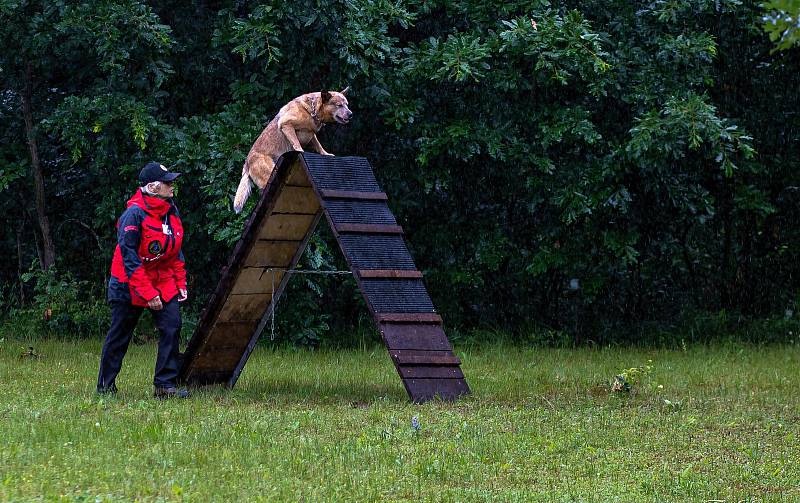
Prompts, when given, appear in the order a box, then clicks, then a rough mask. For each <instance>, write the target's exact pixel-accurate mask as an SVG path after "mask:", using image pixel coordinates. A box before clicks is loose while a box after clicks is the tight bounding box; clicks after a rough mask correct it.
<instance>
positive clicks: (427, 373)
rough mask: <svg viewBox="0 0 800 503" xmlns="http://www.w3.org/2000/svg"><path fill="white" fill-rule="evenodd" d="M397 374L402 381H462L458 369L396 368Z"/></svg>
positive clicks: (462, 374) (461, 375)
mask: <svg viewBox="0 0 800 503" xmlns="http://www.w3.org/2000/svg"><path fill="white" fill-rule="evenodd" d="M397 372H398V373H399V374H400V377H402V378H403V379H463V378H464V373H463V372H462V371H461V369H460V368H459V367H427V366H416V367H398V368H397Z"/></svg>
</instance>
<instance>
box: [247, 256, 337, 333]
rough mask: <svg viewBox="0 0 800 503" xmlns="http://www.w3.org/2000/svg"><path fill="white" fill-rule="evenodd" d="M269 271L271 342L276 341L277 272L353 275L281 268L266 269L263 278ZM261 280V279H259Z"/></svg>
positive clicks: (263, 271)
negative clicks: (270, 282) (270, 279)
mask: <svg viewBox="0 0 800 503" xmlns="http://www.w3.org/2000/svg"><path fill="white" fill-rule="evenodd" d="M267 271H269V273H270V276H271V277H272V295H271V296H270V299H269V311H270V313H269V317H270V337H269V340H271V341H274V340H275V271H281V272H283V274H309V275H318V276H334V275H346V274H350V275H352V274H353V271H313V270H305V269H285V268H280V267H264V268H263V270H262V272H261V276H264V273H265V272H267ZM259 279H260V278H259Z"/></svg>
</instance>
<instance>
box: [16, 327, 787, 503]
mask: <svg viewBox="0 0 800 503" xmlns="http://www.w3.org/2000/svg"><path fill="white" fill-rule="evenodd" d="M792 340H793V344H785V345H775V346H750V345H739V344H725V345H720V346H692V347H689V348H688V350H680V349H678V350H643V349H639V348H603V349H600V350H596V349H589V348H579V349H566V350H565V349H539V348H520V347H519V346H518V345H514V346H506V345H490V346H487V347H483V348H481V349H475V348H469V347H463V346H462V347H458V346H457V348H456V352H457V354H458V355H459V356H460V357H461V359H462V360H463V362H464V365H463V368H464V373H465V374H466V376H467V379H468V380H469V383H470V386H471V387H472V390H473V395H472V396H469V397H464V398H462V399H460V400H458V401H457V402H455V403H442V402H432V403H427V404H424V405H415V404H412V403H410V402H408V399H407V397H406V394H405V391H404V390H403V385H402V384H401V382H400V380H399V379H398V378H397V375H396V373H395V371H394V369H393V368H392V364H391V361H390V360H389V358H387V357H386V351H385V350H384V349H382V348H379V347H376V348H375V349H376V350H367V351H350V350H337V351H326V350H318V351H313V352H312V351H302V350H301V351H296V350H285V349H278V350H274V351H273V350H272V349H270V348H267V347H265V346H262V347H261V348H257V349H256V351H255V352H254V353H253V355H252V357H251V360H250V363H248V365H247V367H246V368H245V371H244V373H243V374H242V379H241V380H240V381H239V383H238V384H237V386H236V388H234V389H233V390H227V389H224V388H219V387H212V388H203V389H201V390H197V391H196V392H195V396H194V397H193V398H191V399H189V400H181V401H168V402H160V401H156V400H152V399H151V398H149V395H150V393H151V392H152V390H151V388H150V386H149V382H150V380H151V378H152V371H153V367H152V363H153V355H154V353H155V351H156V348H155V344H147V345H134V346H132V347H131V349H130V351H129V353H128V356H127V357H126V360H125V365H124V368H123V371H122V374H121V375H120V379H118V380H117V384H118V385H119V386H120V393H119V395H118V396H117V397H116V398H98V397H96V396H94V395H93V383H94V378H95V372H96V370H97V367H96V364H97V353H98V352H99V351H100V343H99V341H85V340H84V341H78V342H69V343H65V342H63V341H55V340H50V341H41V342H35V343H34V344H35V348H34V350H35V353H36V354H38V355H40V356H39V358H36V357H24V358H20V356H19V355H20V353H21V352H23V349H24V348H23V347H22V344H18V343H17V342H16V341H9V340H6V341H5V342H3V341H1V340H0V382H3V393H2V394H0V414H2V417H3V429H2V431H3V434H2V435H0V466H2V467H3V476H2V477H0V500H2V501H40V500H43V501H66V502H81V501H102V502H118V501H119V502H123V501H125V502H128V501H148V502H149V501H176V502H177V501H302V500H306V501H353V502H356V501H369V502H374V501H426V502H427V501H436V502H451V501H452V502H485V501H503V502H524V503H528V502H553V501H556V502H566V501H589V502H606V501H626V502H627V501H668V502H678V501H681V502H683V501H748V502H755V501H757V502H764V503H766V502H776V503H777V502H781V503H784V502H791V501H797V500H798V499H800V463H798V459H797V439H798V436H800V422H798V421H797V411H798V410H799V409H800V394H798V393H797V388H798V386H800V346H798V339H797V337H796V336H795V337H793V338H792ZM639 367H642V368H643V369H644V371H643V372H641V373H640V374H639V375H638V376H636V377H635V378H634V377H633V376H632V372H633V371H634V370H636V369H637V368H639ZM625 369H628V370H627V372H625V373H626V374H627V375H628V377H629V382H630V383H631V390H630V392H613V391H612V390H611V389H612V388H611V382H612V380H613V379H614V376H615V375H619V374H621V373H623V371H624V370H625ZM414 417H416V418H417V422H418V424H419V429H418V430H415V429H414V428H413V427H412V420H413V418H414Z"/></svg>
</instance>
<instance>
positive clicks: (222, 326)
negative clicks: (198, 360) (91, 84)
mask: <svg viewBox="0 0 800 503" xmlns="http://www.w3.org/2000/svg"><path fill="white" fill-rule="evenodd" d="M256 325H258V323H257V322H255V321H232V322H224V321H219V320H217V322H216V323H215V324H214V326H213V327H212V328H211V331H210V333H209V337H208V338H207V339H206V341H205V344H203V346H202V347H201V348H200V352H201V353H203V352H205V351H206V348H214V347H215V346H216V347H220V346H223V345H224V346H236V345H240V347H242V348H244V347H245V346H246V345H247V341H249V340H250V335H251V334H252V333H253V330H255V328H256Z"/></svg>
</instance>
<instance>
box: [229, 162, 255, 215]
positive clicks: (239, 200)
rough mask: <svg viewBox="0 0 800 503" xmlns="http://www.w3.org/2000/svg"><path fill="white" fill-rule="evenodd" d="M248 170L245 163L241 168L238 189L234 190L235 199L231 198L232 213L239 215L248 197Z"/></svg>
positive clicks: (249, 188)
mask: <svg viewBox="0 0 800 503" xmlns="http://www.w3.org/2000/svg"><path fill="white" fill-rule="evenodd" d="M250 190H251V187H250V170H249V169H247V162H245V163H244V166H242V179H241V180H239V187H238V188H237V189H236V197H234V198H233V211H235V212H236V213H241V212H242V208H244V203H245V202H247V198H248V197H250Z"/></svg>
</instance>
